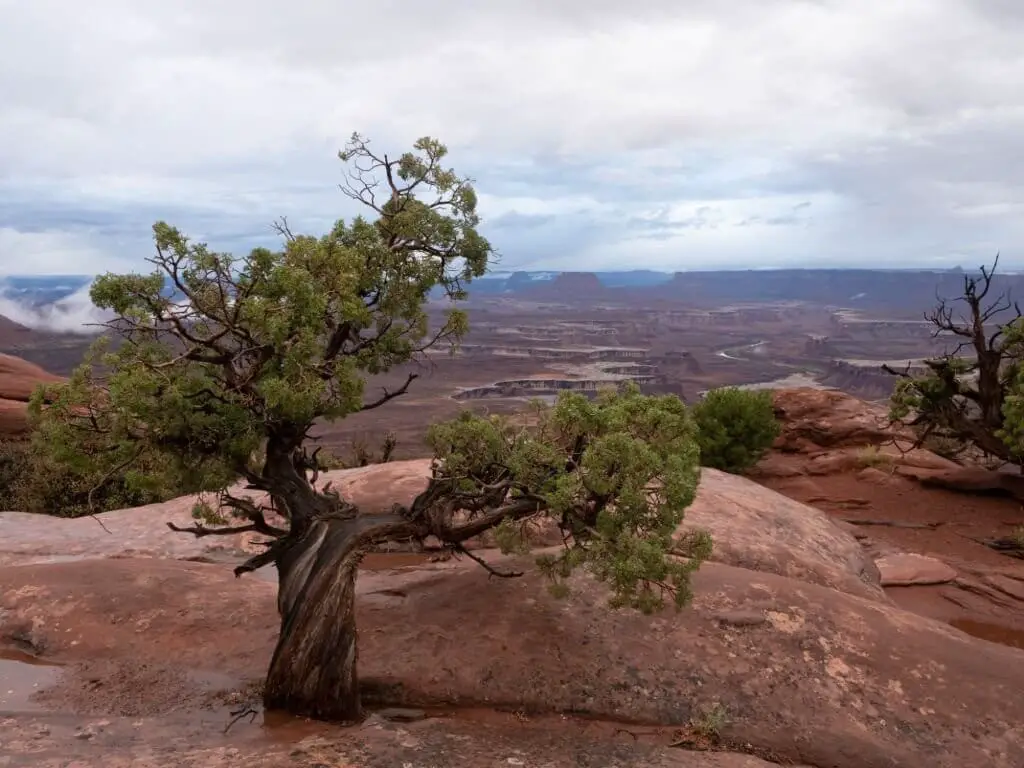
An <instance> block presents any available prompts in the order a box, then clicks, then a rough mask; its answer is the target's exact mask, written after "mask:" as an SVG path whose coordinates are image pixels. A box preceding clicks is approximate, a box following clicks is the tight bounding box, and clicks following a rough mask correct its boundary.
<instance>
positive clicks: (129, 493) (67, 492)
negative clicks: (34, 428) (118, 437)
mask: <svg viewBox="0 0 1024 768" xmlns="http://www.w3.org/2000/svg"><path fill="white" fill-rule="evenodd" d="M138 471H139V470H135V472H138ZM143 471H144V470H143ZM134 480H135V478H133V477H130V476H129V473H127V472H121V473H116V474H115V475H113V476H111V477H105V476H103V475H100V474H97V473H95V472H94V473H88V472H82V471H80V470H77V469H76V468H73V467H70V466H68V465H66V464H60V463H58V462H55V461H53V460H51V459H49V458H48V457H46V456H45V455H44V454H42V453H41V452H39V451H38V450H35V449H34V446H33V444H32V441H31V440H30V439H26V440H7V441H0V506H2V507H3V509H5V510H16V511H19V512H37V513H41V514H47V515H55V516H57V517H82V516H84V515H88V514H94V513H96V512H106V511H108V510H111V509H123V508H125V507H136V506H141V505H143V504H152V503H154V502H157V501H166V500H167V499H169V498H173V497H174V496H177V495H181V494H178V493H176V492H175V489H163V488H155V487H146V484H145V483H139V482H134ZM90 491H91V492H92V499H91V505H90V498H89V494H90Z"/></svg>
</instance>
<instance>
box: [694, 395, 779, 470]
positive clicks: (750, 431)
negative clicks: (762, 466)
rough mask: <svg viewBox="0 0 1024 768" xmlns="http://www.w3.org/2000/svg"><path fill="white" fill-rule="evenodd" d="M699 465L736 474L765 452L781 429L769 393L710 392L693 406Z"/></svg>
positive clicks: (751, 464) (755, 461) (757, 459)
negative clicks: (698, 446)
mask: <svg viewBox="0 0 1024 768" xmlns="http://www.w3.org/2000/svg"><path fill="white" fill-rule="evenodd" d="M693 417H694V420H695V421H696V422H697V426H698V428H699V430H700V433H699V436H698V443H699V444H700V455H701V465H702V466H705V467H712V468H714V469H721V470H723V471H725V472H734V473H739V472H743V471H744V470H746V469H749V468H750V467H752V466H753V465H754V464H756V463H757V462H758V461H759V460H760V459H761V457H762V456H764V454H765V453H766V452H767V451H768V449H769V448H770V447H771V445H772V443H773V442H774V441H775V438H776V437H778V436H779V433H780V432H781V427H780V425H779V422H778V420H777V419H776V418H775V409H774V408H773V406H772V394H771V391H770V390H764V389H762V390H750V389H738V388H736V387H726V388H723V389H713V390H711V391H710V392H708V393H707V395H705V396H704V399H703V400H701V401H700V402H699V403H697V404H696V405H694V406H693Z"/></svg>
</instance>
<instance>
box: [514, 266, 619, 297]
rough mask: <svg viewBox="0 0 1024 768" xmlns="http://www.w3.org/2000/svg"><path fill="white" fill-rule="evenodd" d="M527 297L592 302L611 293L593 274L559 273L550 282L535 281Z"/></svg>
mask: <svg viewBox="0 0 1024 768" xmlns="http://www.w3.org/2000/svg"><path fill="white" fill-rule="evenodd" d="M525 293H528V294H529V296H530V297H531V298H532V297H543V298H551V299H558V300H559V301H566V302H573V301H593V300H594V299H595V298H600V297H605V296H608V295H609V294H610V293H611V291H610V289H609V288H608V287H607V286H605V284H604V283H602V282H601V278H599V277H598V276H597V275H595V274H594V273H593V272H560V273H559V274H558V275H556V276H555V277H554V279H552V280H546V281H543V282H541V281H536V282H534V283H533V284H531V285H530V286H529V289H528V291H525Z"/></svg>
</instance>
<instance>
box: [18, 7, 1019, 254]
mask: <svg viewBox="0 0 1024 768" xmlns="http://www.w3.org/2000/svg"><path fill="white" fill-rule="evenodd" d="M353 130H358V131H360V132H362V133H363V134H365V135H366V136H367V137H369V138H370V139H371V140H372V142H373V144H374V146H375V147H376V148H377V149H379V150H381V151H388V152H392V153H397V152H400V151H402V150H404V149H405V148H407V147H408V145H409V144H410V143H411V142H412V141H413V140H414V139H415V138H416V137H418V136H421V135H424V134H427V135H432V136H435V137H437V138H439V139H441V140H442V141H444V142H445V143H447V144H448V146H449V148H450V149H451V154H450V156H449V159H450V161H451V164H452V165H453V166H454V167H455V168H456V169H457V170H459V171H460V172H463V173H465V174H468V175H470V176H472V177H473V178H475V179H476V181H477V187H478V190H479V192H480V195H481V213H482V215H483V216H484V218H485V230H486V233H487V234H488V235H489V236H490V238H491V239H492V241H493V243H494V244H495V246H496V247H497V248H498V249H499V250H500V251H501V253H502V263H501V268H502V269H518V268H522V269H588V270H590V269H632V268H640V267H649V268H653V269H664V270H675V269H686V268H694V267H697V268H699V267H709V266H723V267H731V266H737V267H772V266H789V265H800V266H856V265H885V266H914V265H921V266H934V267H949V266H953V265H955V264H963V265H964V266H965V267H972V266H976V265H977V264H979V263H982V262H985V261H987V260H989V259H990V258H991V257H992V255H994V253H995V252H996V251H997V250H1000V251H1002V253H1003V262H1002V263H1003V264H1004V265H1015V266H1020V267H1022V268H1024V215H1022V214H1024V1H1022V0H835V1H832V0H685V1H684V0H631V1H630V2H623V1H621V0H614V1H613V0H544V1H542V0H488V1H487V2H477V1H476V0H474V1H472V2H471V1H470V0H419V2H410V1H409V0H402V1H401V2H400V1H399V0H375V1H374V2H360V3H355V2H351V1H350V0H333V1H328V0H291V1H290V2H281V0H244V1H243V0H174V1H173V2H168V1H167V0H161V1H160V2H154V1H153V0H92V2H88V3H85V2H77V3H76V2H71V0H31V2H26V1H24V0H0V273H5V274H25V273H67V272H72V273H95V272H97V271H103V270H106V269H123V268H125V267H134V266H136V265H138V264H139V263H140V260H141V258H143V257H145V256H146V255H148V254H149V253H150V240H149V237H150V230H149V228H150V226H151V224H152V223H153V221H154V220H156V219H165V220H167V221H169V222H171V223H172V224H176V225H178V226H180V227H181V228H182V229H184V230H185V231H186V232H188V233H189V234H191V235H193V236H194V237H195V238H197V239H202V240H205V241H207V242H209V244H210V245H211V246H212V247H213V248H215V249H217V250H231V251H243V250H248V249H249V248H250V247H252V246H253V245H254V244H264V243H272V242H273V237H272V235H271V234H270V229H269V225H270V223H271V222H272V221H273V220H274V219H275V218H277V217H278V216H282V215H285V216H287V217H288V218H289V220H290V222H291V223H292V225H293V227H294V228H296V229H302V230H307V231H312V232H320V231H322V230H323V229H324V228H326V227H327V226H328V225H329V224H330V222H332V221H333V220H334V219H336V218H339V217H348V216H350V215H351V214H352V208H351V207H350V203H349V202H348V201H347V200H346V199H345V198H344V197H343V196H342V195H341V193H340V192H339V191H338V189H337V183H338V182H339V181H340V180H341V171H342V166H341V162H340V161H339V160H338V159H337V155H336V152H337V150H338V149H339V148H340V147H341V145H342V144H343V143H344V140H345V138H346V137H347V136H348V135H349V134H350V133H351V132H352V131H353Z"/></svg>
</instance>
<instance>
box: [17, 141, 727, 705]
mask: <svg viewBox="0 0 1024 768" xmlns="http://www.w3.org/2000/svg"><path fill="white" fill-rule="evenodd" d="M445 156H446V148H445V147H444V146H443V145H442V144H440V143H439V142H437V141H435V140H433V139H429V138H424V139H420V140H419V141H417V142H416V144H415V146H414V148H413V151H412V152H408V153H405V154H403V155H401V156H400V157H398V158H389V157H388V156H387V155H379V154H377V153H375V152H374V151H372V150H371V148H370V146H369V143H368V142H367V141H365V140H364V139H362V138H361V137H360V136H358V135H354V136H353V137H352V139H351V141H350V142H349V144H348V146H347V147H346V149H345V150H344V151H342V152H341V153H340V157H341V159H342V160H343V161H344V162H345V163H346V164H347V167H348V172H347V176H346V181H345V184H344V185H343V187H342V189H343V190H344V191H345V193H346V194H347V195H348V196H349V197H350V198H352V199H353V200H356V201H358V202H359V203H360V204H362V205H363V206H364V207H365V209H367V212H368V214H369V215H370V216H371V218H370V219H368V218H364V217H363V216H357V217H355V218H354V219H352V220H351V221H349V222H347V223H346V222H345V221H338V222H337V223H336V224H335V225H334V226H333V227H332V228H331V230H330V232H328V233H327V234H326V235H322V236H318V237H314V236H309V235H297V234H295V233H293V232H292V231H291V229H290V227H289V226H288V224H287V222H284V221H282V222H281V223H280V224H279V225H278V231H279V233H280V235H281V238H282V247H281V248H280V249H279V250H271V249H268V248H257V249H255V250H253V251H252V252H251V253H249V254H248V255H246V256H242V257H235V256H233V255H231V254H226V253H218V252H215V251H213V250H211V249H210V248H209V247H208V246H207V245H206V244H203V243H195V242H192V241H190V240H189V239H188V238H187V237H186V236H185V235H183V234H182V233H181V232H180V231H179V230H178V229H176V228H174V227H172V226H170V225H169V224H166V223H163V222H160V223H157V224H156V225H155V226H154V227H153V235H154V242H155V246H156V249H155V255H154V256H152V257H151V258H150V263H151V264H152V266H153V271H152V272H151V273H150V274H124V275H115V274H107V275H103V276H102V277H100V278H98V279H97V280H96V282H95V283H94V284H93V286H92V289H91V295H92V299H93V301H94V303H95V304H96V305H97V306H98V307H100V308H102V309H105V310H108V311H109V312H110V313H111V314H112V315H113V318H112V319H111V320H110V321H109V322H107V323H106V330H107V334H106V337H105V340H104V342H103V343H100V344H98V345H97V346H96V348H95V349H94V351H93V354H92V355H91V356H90V358H89V359H88V360H87V361H86V362H85V363H84V364H83V365H82V366H81V367H80V368H78V369H77V370H76V371H75V372H74V374H73V375H72V376H71V378H70V381H69V382H68V383H67V384H62V385H57V386H52V387H48V388H46V391H45V393H44V391H43V390H41V391H40V392H38V393H37V394H36V396H35V397H34V399H33V401H32V404H31V413H32V415H33V419H34V421H35V423H36V425H37V431H36V434H35V438H34V439H35V444H36V448H37V450H39V451H41V452H45V453H46V454H47V455H48V457H49V458H51V459H52V460H53V461H56V462H63V463H65V464H67V465H71V466H77V467H79V468H80V469H81V470H82V472H83V473H84V474H85V475H88V476H91V477H99V478H100V481H99V483H98V485H99V486H102V485H103V482H104V480H105V479H106V480H109V479H110V478H114V477H118V478H121V480H119V481H118V482H124V483H125V484H126V485H127V487H128V488H129V490H130V489H133V488H135V489H148V490H149V491H152V492H156V491H158V490H168V489H176V490H178V491H179V492H184V491H210V492H214V493H216V503H215V504H212V505H210V506H209V507H204V506H202V505H200V506H197V509H196V516H197V518H198V521H197V522H196V524H195V525H194V526H191V527H189V528H187V529H185V530H187V531H188V532H190V533H192V534H194V535H197V536H206V535H216V534H220V533H229V532H238V531H246V530H248V531H255V532H257V533H261V534H264V535H266V536H267V537H268V538H269V540H270V543H269V544H268V546H267V548H266V551H264V552H261V553H259V554H257V555H255V556H254V557H252V558H250V559H249V560H248V561H247V562H246V563H244V564H241V565H239V566H238V567H237V568H236V569H235V572H236V573H237V574H239V575H241V574H243V573H246V572H248V571H251V570H253V569H256V568H259V567H262V566H265V565H270V564H274V565H276V567H277V569H278V576H279V598H278V607H279V610H280V612H281V620H282V625H281V635H280V637H279V640H278V645H277V648H276V649H275V652H274V657H273V659H272V660H271V664H270V671H269V672H268V677H267V685H266V690H265V694H264V695H265V700H266V702H267V704H268V705H269V706H274V707H281V708H285V709H287V710H289V711H292V712H295V713H298V714H305V715H311V716H314V717H325V718H333V719H351V718H352V717H356V716H358V713H359V711H360V710H359V698H358V688H357V685H356V681H357V678H356V673H355V664H356V656H357V653H356V632H355V618H354V607H353V606H354V586H353V584H354V579H355V572H356V566H357V565H358V561H359V558H360V556H361V555H362V553H364V552H365V551H367V549H368V548H370V547H372V546H374V545H376V544H378V543H381V542H383V541H387V540H414V541H421V542H422V541H423V540H424V539H426V538H427V537H431V536H432V537H435V538H436V539H438V540H439V541H440V542H442V544H443V545H444V546H445V547H447V548H448V549H449V550H450V551H451V552H453V553H459V554H469V555H470V556H471V557H473V559H478V558H477V557H476V556H475V555H473V554H471V553H468V552H467V550H466V548H465V543H466V542H467V541H469V540H470V539H472V538H474V537H476V536H478V535H480V534H481V533H483V532H485V531H487V530H490V529H497V530H496V533H497V535H498V538H499V539H500V540H501V541H502V542H503V544H504V546H505V547H506V548H509V549H518V548H522V546H523V544H524V541H525V538H524V536H523V535H522V530H521V526H523V525H525V524H526V523H528V522H530V521H533V520H536V519H538V518H541V517H547V518H550V519H553V520H554V521H555V524H556V525H557V526H558V527H559V528H560V529H561V530H562V532H563V534H564V536H565V542H566V546H565V547H564V548H562V549H561V550H559V552H558V553H557V554H547V555H546V556H543V557H541V558H539V560H538V564H539V565H540V566H541V568H543V569H544V571H545V572H546V573H547V574H548V576H549V577H550V578H551V583H552V586H553V588H554V589H555V590H556V591H564V589H565V578H566V577H567V576H568V575H569V574H570V573H571V572H572V571H573V569H575V568H577V567H580V566H585V567H586V568H588V569H589V570H590V571H591V572H592V573H593V574H594V575H596V576H597V577H598V578H599V579H601V580H603V581H604V582H606V583H607V584H608V585H609V586H610V588H611V592H612V597H613V601H614V602H615V603H616V604H619V605H630V606H634V607H636V608H639V609H642V610H651V609H654V608H656V607H658V606H660V605H661V604H662V602H663V600H664V598H665V597H666V596H671V597H672V599H673V600H674V601H675V602H676V603H677V604H678V605H683V604H685V603H686V601H687V600H688V599H689V597H690V591H689V575H690V573H691V572H692V571H693V570H694V569H695V568H697V567H698V566H699V565H700V563H701V561H702V560H703V559H704V558H706V557H707V555H708V553H709V551H710V540H709V539H708V537H707V536H706V535H703V534H689V535H685V536H677V535H676V530H677V527H678V525H679V522H680V521H681V520H682V517H683V513H684V510H685V508H686V507H687V506H688V505H689V504H690V502H691V501H692V500H693V498H694V494H695V491H696V487H697V483H698V479H699V449H698V447H697V442H696V426H695V424H694V422H693V419H692V417H691V415H690V413H689V412H688V410H687V409H686V407H685V406H684V404H683V403H682V401H680V400H679V399H678V398H677V397H674V396H664V397H647V396H644V395H642V394H641V393H640V391H639V389H638V388H637V387H635V386H632V387H625V388H623V389H622V390H621V391H616V392H608V393H605V394H603V395H602V396H601V397H599V398H598V399H597V400H595V401H593V402H592V401H590V400H588V399H587V398H585V397H583V396H581V395H578V394H568V393H565V394H563V395H562V396H561V397H560V398H559V399H558V401H557V403H556V404H555V405H554V407H539V406H538V409H537V411H536V414H535V415H536V418H535V419H533V420H532V423H530V424H529V425H528V426H522V425H518V426H517V425H514V424H513V423H512V422H510V421H508V420H505V419H502V418H499V417H483V416H479V415H473V414H471V413H466V414H463V415H462V416H460V417H459V418H457V419H456V420H454V421H452V422H449V423H445V424H439V425H436V426H434V427H433V428H432V429H431V430H430V434H429V442H430V444H431V446H432V447H433V450H434V454H435V455H434V461H433V465H432V476H431V478H430V479H429V482H428V484H427V487H426V489H425V490H424V491H423V492H422V493H421V494H420V495H419V496H417V497H416V499H415V500H414V501H413V502H412V503H411V504H410V505H409V506H407V507H406V506H403V505H399V504H396V505H395V506H394V508H393V509H392V511H391V512H390V513H387V514H372V515H370V514H362V513H361V511H360V510H359V509H358V508H356V507H355V505H353V504H352V503H351V502H350V501H349V500H346V499H344V498H343V497H341V496H340V495H339V494H338V493H336V492H335V491H333V490H332V489H331V488H329V487H325V486H321V485H319V484H318V478H319V470H320V469H321V466H320V464H319V461H318V458H317V454H316V451H315V450H314V451H310V443H311V442H312V438H311V437H310V432H311V429H312V428H313V426H314V424H315V423H317V422H319V421H337V420H340V419H344V418H345V417H346V416H349V415H351V414H353V413H356V412H360V411H366V410H372V409H376V408H379V407H382V406H384V405H386V404H387V403H388V402H389V401H391V400H392V399H394V398H396V397H400V396H401V395H403V394H404V393H405V392H406V391H407V390H408V387H409V386H410V384H411V383H412V382H413V380H414V379H415V378H416V374H415V373H410V374H408V376H407V377H406V379H405V382H404V384H402V385H401V386H399V387H398V388H396V389H394V390H393V391H386V390H385V391H384V392H383V393H382V394H380V395H379V396H376V397H373V396H368V394H367V393H366V392H365V389H366V386H365V383H366V379H367V377H368V376H372V375H375V374H379V373H382V372H385V371H388V370H390V369H392V368H394V367H395V366H399V365H403V364H407V363H410V362H413V361H415V360H416V359H417V358H419V357H420V356H421V355H423V354H425V353H426V351H427V350H429V349H430V348H431V347H435V346H437V345H455V344H457V342H458V340H459V339H460V338H461V337H462V335H463V334H464V332H465V330H466V328H467V320H466V316H465V314H464V313H463V312H461V311H459V310H457V309H453V308H448V309H446V310H445V311H444V314H443V319H441V320H440V321H438V322H435V323H433V324H432V322H431V319H432V317H431V311H430V307H429V298H430V295H431V292H433V291H436V290H437V289H441V291H442V292H443V294H444V295H445V296H447V297H448V299H450V300H452V301H453V302H455V301H458V300H460V299H463V298H465V296H466V287H465V286H466V284H468V283H469V282H470V281H472V280H473V279H474V278H476V277H479V276H481V275H482V274H484V272H485V271H486V269H487V267H488V264H489V262H490V260H491V259H492V257H493V255H494V250H493V248H492V246H491V245H490V243H489V242H488V241H487V240H486V238H484V237H483V236H482V235H481V234H480V233H479V232H478V231H477V226H478V223H479V217H478V215H477V212H476V205H477V198H476V194H475V192H474V189H473V186H472V184H471V183H470V181H469V180H468V179H465V178H462V177H460V176H458V175H456V173H455V172H454V171H452V170H450V169H447V168H445V167H444V166H443V165H442V161H443V159H444V158H445ZM46 403H48V404H46ZM239 480H240V481H241V482H242V484H243V486H244V487H245V489H246V490H248V491H255V492H257V493H258V494H259V493H262V494H264V495H265V497H266V498H267V500H268V501H267V502H266V503H261V502H259V501H258V498H259V497H258V496H257V497H256V498H255V499H254V498H253V497H252V496H251V495H246V494H243V493H242V492H240V491H238V490H232V488H236V489H237V485H238V481H239ZM271 513H272V514H271ZM281 521H283V522H281ZM484 565H485V567H488V568H489V569H490V570H492V572H495V573H497V572H498V571H497V570H496V569H494V568H491V567H490V566H487V565H486V564H484ZM504 575H509V574H504Z"/></svg>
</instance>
